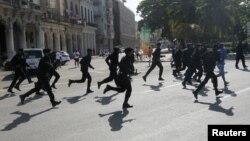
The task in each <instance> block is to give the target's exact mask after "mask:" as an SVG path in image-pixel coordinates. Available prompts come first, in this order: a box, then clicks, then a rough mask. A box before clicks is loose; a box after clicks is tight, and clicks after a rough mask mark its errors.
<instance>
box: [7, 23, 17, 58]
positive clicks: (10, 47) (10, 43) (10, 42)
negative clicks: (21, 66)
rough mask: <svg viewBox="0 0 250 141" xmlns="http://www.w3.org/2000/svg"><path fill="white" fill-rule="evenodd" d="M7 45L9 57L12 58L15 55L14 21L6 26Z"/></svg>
mask: <svg viewBox="0 0 250 141" xmlns="http://www.w3.org/2000/svg"><path fill="white" fill-rule="evenodd" d="M6 28H7V32H6V45H7V56H8V58H12V57H13V56H14V55H15V53H16V52H15V49H14V37H13V23H12V21H9V22H8V26H6Z"/></svg>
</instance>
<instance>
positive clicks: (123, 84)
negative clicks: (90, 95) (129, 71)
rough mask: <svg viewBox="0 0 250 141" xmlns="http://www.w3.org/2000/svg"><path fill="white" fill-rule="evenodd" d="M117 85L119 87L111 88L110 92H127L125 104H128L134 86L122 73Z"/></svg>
mask: <svg viewBox="0 0 250 141" xmlns="http://www.w3.org/2000/svg"><path fill="white" fill-rule="evenodd" d="M115 83H116V85H117V87H112V86H110V90H113V91H117V92H118V93H121V92H124V91H126V93H125V99H124V102H123V104H124V105H125V104H128V100H129V98H130V96H131V93H132V85H131V81H130V79H129V77H128V75H126V74H122V73H120V74H118V76H117V78H116V79H115Z"/></svg>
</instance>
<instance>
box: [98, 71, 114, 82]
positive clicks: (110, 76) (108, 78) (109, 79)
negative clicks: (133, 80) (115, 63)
mask: <svg viewBox="0 0 250 141" xmlns="http://www.w3.org/2000/svg"><path fill="white" fill-rule="evenodd" d="M116 77H117V70H116V69H110V73H109V77H107V78H105V79H104V80H103V81H102V82H101V83H108V82H111V81H112V80H114V79H115V78H116Z"/></svg>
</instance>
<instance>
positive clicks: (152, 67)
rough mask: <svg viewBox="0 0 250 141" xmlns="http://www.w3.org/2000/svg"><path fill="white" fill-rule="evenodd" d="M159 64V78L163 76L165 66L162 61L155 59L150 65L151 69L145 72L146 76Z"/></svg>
mask: <svg viewBox="0 0 250 141" xmlns="http://www.w3.org/2000/svg"><path fill="white" fill-rule="evenodd" d="M156 66H158V67H159V69H160V71H159V78H161V77H162V73H163V66H162V64H161V61H153V62H152V65H151V66H150V68H149V70H148V71H147V73H146V74H145V76H146V77H147V76H148V75H149V73H150V72H151V71H152V70H153V69H154V68H155V67H156Z"/></svg>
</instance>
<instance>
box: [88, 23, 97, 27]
mask: <svg viewBox="0 0 250 141" xmlns="http://www.w3.org/2000/svg"><path fill="white" fill-rule="evenodd" d="M86 24H87V26H92V27H97V24H94V23H86Z"/></svg>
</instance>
